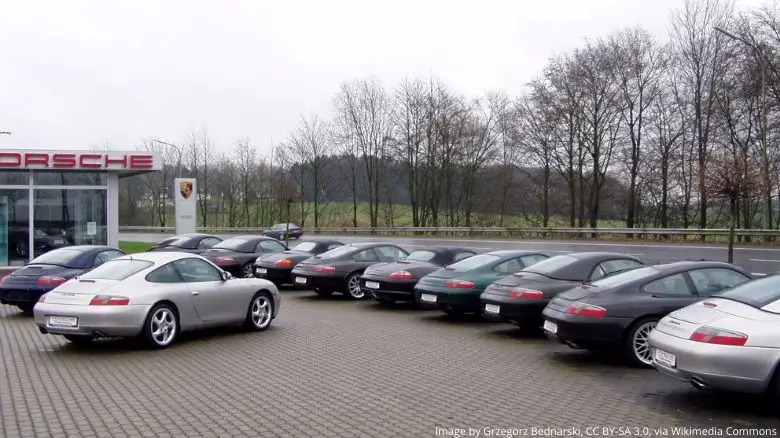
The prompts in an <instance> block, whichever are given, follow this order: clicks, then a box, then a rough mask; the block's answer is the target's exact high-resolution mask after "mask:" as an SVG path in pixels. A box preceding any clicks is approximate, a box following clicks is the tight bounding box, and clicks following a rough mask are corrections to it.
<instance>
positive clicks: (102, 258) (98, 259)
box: [92, 250, 124, 267]
mask: <svg viewBox="0 0 780 438" xmlns="http://www.w3.org/2000/svg"><path fill="white" fill-rule="evenodd" d="M123 255H124V254H123V253H121V252H119V251H114V250H108V251H103V252H101V253H98V255H97V256H95V263H93V264H92V266H93V267H94V266H100V265H102V264H103V263H105V262H107V261H109V260H112V259H115V258H117V257H121V256H123Z"/></svg>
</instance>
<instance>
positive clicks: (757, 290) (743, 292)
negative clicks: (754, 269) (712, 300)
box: [713, 275, 780, 309]
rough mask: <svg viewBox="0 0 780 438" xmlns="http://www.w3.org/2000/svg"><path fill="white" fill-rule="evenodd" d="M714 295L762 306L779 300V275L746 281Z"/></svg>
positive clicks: (753, 305) (757, 306)
mask: <svg viewBox="0 0 780 438" xmlns="http://www.w3.org/2000/svg"><path fill="white" fill-rule="evenodd" d="M713 296H714V297H721V298H728V299H730V300H734V301H739V302H740V303H743V304H747V305H748V306H752V307H755V308H758V309H760V308H762V307H764V306H766V305H769V304H772V303H774V302H775V301H777V300H780V275H772V276H769V277H764V278H759V279H757V280H752V281H748V282H747V283H743V284H741V285H739V286H736V287H735V288H733V289H729V290H726V291H724V292H721V293H719V294H715V295H713Z"/></svg>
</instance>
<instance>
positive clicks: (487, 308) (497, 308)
mask: <svg viewBox="0 0 780 438" xmlns="http://www.w3.org/2000/svg"><path fill="white" fill-rule="evenodd" d="M500 311H501V306H496V305H495V304H485V312H487V313H493V314H495V315H498V313H499V312H500Z"/></svg>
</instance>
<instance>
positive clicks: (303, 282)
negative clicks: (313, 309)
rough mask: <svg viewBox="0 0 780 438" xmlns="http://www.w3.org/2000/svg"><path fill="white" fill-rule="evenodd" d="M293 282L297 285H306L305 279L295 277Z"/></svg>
mask: <svg viewBox="0 0 780 438" xmlns="http://www.w3.org/2000/svg"><path fill="white" fill-rule="evenodd" d="M295 282H296V283H298V284H306V277H295Z"/></svg>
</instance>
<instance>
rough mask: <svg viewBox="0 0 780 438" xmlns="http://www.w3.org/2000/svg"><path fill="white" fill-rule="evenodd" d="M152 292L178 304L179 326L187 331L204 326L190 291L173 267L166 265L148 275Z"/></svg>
mask: <svg viewBox="0 0 780 438" xmlns="http://www.w3.org/2000/svg"><path fill="white" fill-rule="evenodd" d="M145 279H146V282H147V283H148V287H149V288H150V291H151V292H153V293H154V294H155V295H156V296H157V297H158V298H159V299H167V300H171V301H173V302H174V303H175V304H176V307H177V310H178V313H179V324H181V326H182V328H183V329H185V330H188V329H191V328H197V327H200V326H201V325H203V320H202V319H201V318H200V315H198V312H197V310H195V303H194V300H193V295H192V293H190V289H189V287H188V286H187V284H186V283H185V282H184V279H183V278H182V277H181V275H179V271H177V270H176V268H174V267H173V263H166V264H164V265H162V266H160V267H159V268H156V269H155V270H153V271H152V272H150V273H149V274H147V275H146V278H145Z"/></svg>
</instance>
